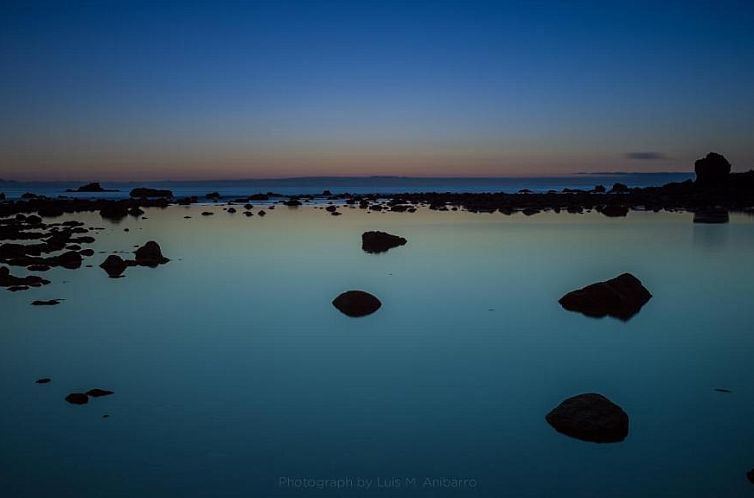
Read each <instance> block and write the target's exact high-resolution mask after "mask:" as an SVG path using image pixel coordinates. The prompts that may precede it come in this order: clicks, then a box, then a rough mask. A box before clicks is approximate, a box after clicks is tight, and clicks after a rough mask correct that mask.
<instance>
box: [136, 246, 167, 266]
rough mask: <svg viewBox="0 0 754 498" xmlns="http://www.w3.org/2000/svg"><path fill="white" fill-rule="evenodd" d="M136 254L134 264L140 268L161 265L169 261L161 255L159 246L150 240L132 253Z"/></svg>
mask: <svg viewBox="0 0 754 498" xmlns="http://www.w3.org/2000/svg"><path fill="white" fill-rule="evenodd" d="M134 254H136V264H137V265H141V266H152V267H155V266H157V265H162V264H165V263H167V262H168V261H170V260H169V259H168V258H166V257H165V256H163V255H162V249H160V245H159V244H158V243H157V242H155V241H154V240H150V241H149V242H147V243H146V244H144V245H143V246H141V247H140V248H138V249H136V251H135V252H134Z"/></svg>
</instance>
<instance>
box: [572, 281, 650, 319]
mask: <svg viewBox="0 0 754 498" xmlns="http://www.w3.org/2000/svg"><path fill="white" fill-rule="evenodd" d="M651 297H652V294H650V292H649V291H648V290H647V289H646V288H645V287H644V285H642V283H641V281H640V280H639V279H638V278H636V277H634V276H633V275H631V274H630V273H624V274H622V275H619V276H618V277H615V278H613V279H610V280H606V281H604V282H597V283H594V284H591V285H588V286H586V287H584V288H582V289H578V290H575V291H571V292H569V293H568V294H566V295H565V296H563V297H561V298H560V300H559V301H558V302H559V303H560V305H561V306H563V308H565V309H567V310H569V311H578V312H579V313H583V314H584V315H587V316H592V317H604V316H607V315H610V316H612V317H615V318H619V319H621V320H628V319H630V318H631V317H632V316H634V315H635V314H636V313H638V312H639V310H640V309H641V308H642V306H644V305H645V304H646V303H647V301H649V300H650V299H651Z"/></svg>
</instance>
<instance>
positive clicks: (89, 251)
mask: <svg viewBox="0 0 754 498" xmlns="http://www.w3.org/2000/svg"><path fill="white" fill-rule="evenodd" d="M79 254H81V255H82V256H84V257H87V258H88V257H90V256H94V249H82V250H80V251H79Z"/></svg>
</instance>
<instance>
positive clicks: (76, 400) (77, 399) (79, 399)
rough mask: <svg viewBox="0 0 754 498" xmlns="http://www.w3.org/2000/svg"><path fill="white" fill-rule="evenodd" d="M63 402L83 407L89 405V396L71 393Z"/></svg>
mask: <svg viewBox="0 0 754 498" xmlns="http://www.w3.org/2000/svg"><path fill="white" fill-rule="evenodd" d="M65 400H66V401H67V402H69V403H71V404H72V405H85V404H87V403H89V396H87V395H86V394H84V393H71V394H69V395H68V396H66V397H65Z"/></svg>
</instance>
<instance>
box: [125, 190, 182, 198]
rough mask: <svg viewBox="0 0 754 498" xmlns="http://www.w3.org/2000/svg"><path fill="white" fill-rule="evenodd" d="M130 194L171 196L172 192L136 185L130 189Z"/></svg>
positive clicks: (132, 195) (134, 195)
mask: <svg viewBox="0 0 754 498" xmlns="http://www.w3.org/2000/svg"><path fill="white" fill-rule="evenodd" d="M130 196H131V197H134V198H148V197H173V192H172V191H171V190H160V189H154V188H147V187H138V188H135V189H133V190H131V193H130Z"/></svg>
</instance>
